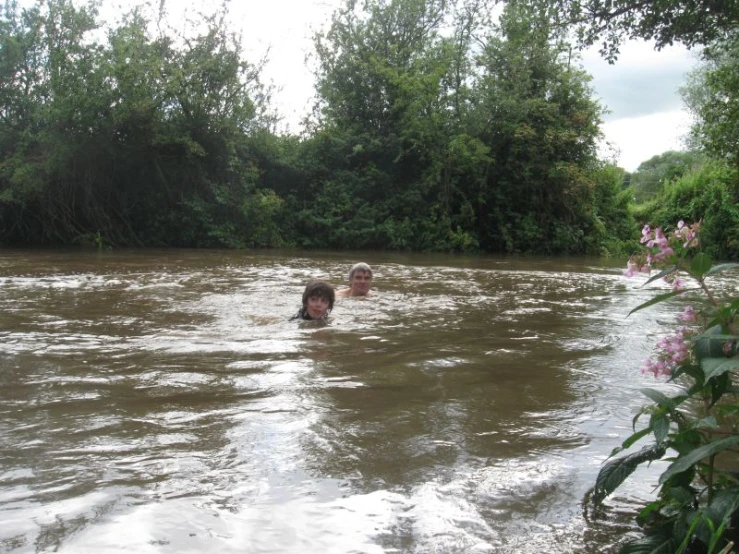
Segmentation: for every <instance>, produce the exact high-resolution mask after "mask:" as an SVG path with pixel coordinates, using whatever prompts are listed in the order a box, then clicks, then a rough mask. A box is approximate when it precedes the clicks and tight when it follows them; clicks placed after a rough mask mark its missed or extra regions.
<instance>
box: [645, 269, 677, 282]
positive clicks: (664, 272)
mask: <svg viewBox="0 0 739 554" xmlns="http://www.w3.org/2000/svg"><path fill="white" fill-rule="evenodd" d="M677 269H678V268H677V266H676V265H673V266H672V267H668V268H667V269H663V270H662V271H660V272H659V273H657V274H656V275H652V276H651V277H650V278H649V279H647V280H646V281H645V282H644V284H643V285H642V287H645V286H647V285H648V284H649V283H652V282H653V281H657V280H658V279H662V278H663V277H667V276H668V275H669V274H670V273H674V272H675V271H677Z"/></svg>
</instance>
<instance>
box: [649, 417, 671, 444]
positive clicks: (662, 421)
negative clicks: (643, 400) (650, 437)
mask: <svg viewBox="0 0 739 554" xmlns="http://www.w3.org/2000/svg"><path fill="white" fill-rule="evenodd" d="M651 427H652V430H653V431H654V437H655V438H656V439H657V443H659V444H661V443H663V442H664V441H665V439H666V438H667V434H668V433H669V432H670V420H669V419H667V418H666V417H665V416H658V417H655V418H654V420H653V421H652V425H651Z"/></svg>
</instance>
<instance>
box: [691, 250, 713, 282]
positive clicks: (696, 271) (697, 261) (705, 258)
mask: <svg viewBox="0 0 739 554" xmlns="http://www.w3.org/2000/svg"><path fill="white" fill-rule="evenodd" d="M712 265H713V259H712V258H711V256H709V255H708V254H706V253H705V252H701V253H700V254H697V255H696V256H695V258H693V261H692V262H690V272H691V273H692V274H693V275H695V276H696V277H698V278H699V279H700V278H702V277H703V276H704V275H706V273H708V272H709V271H711V266H712Z"/></svg>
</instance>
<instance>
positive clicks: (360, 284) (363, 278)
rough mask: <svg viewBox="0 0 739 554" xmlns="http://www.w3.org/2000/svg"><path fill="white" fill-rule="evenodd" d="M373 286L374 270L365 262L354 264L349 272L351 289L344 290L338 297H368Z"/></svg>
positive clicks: (337, 294) (338, 293)
mask: <svg viewBox="0 0 739 554" xmlns="http://www.w3.org/2000/svg"><path fill="white" fill-rule="evenodd" d="M371 286H372V268H371V267H370V266H368V265H367V264H366V263H364V262H359V263H357V264H354V265H353V266H352V268H351V269H350V270H349V288H348V289H342V290H340V291H339V292H337V293H336V296H340V297H342V298H343V297H346V296H368V295H369V292H370V287H371Z"/></svg>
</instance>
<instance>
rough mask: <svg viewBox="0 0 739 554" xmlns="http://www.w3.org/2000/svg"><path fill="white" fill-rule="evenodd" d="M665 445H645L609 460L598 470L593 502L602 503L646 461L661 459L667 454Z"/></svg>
mask: <svg viewBox="0 0 739 554" xmlns="http://www.w3.org/2000/svg"><path fill="white" fill-rule="evenodd" d="M665 451H666V449H665V447H664V446H661V445H657V444H652V445H648V446H645V447H644V448H642V449H641V450H640V451H639V452H634V453H633V454H629V455H628V456H624V457H623V458H617V459H615V460H611V461H610V462H607V463H606V464H605V465H604V466H603V467H602V468H601V469H600V471H599V472H598V477H597V479H596V480H595V487H593V502H595V503H596V504H600V503H601V502H602V501H603V499H605V498H606V497H607V496H608V495H609V494H611V493H612V492H613V491H615V490H616V489H617V488H618V487H619V486H620V485H621V483H623V482H624V481H625V480H626V478H627V477H628V476H629V475H631V474H632V473H634V470H635V469H636V468H637V466H639V464H642V463H644V462H651V461H653V460H659V459H660V458H661V457H662V456H664V454H665Z"/></svg>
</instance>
